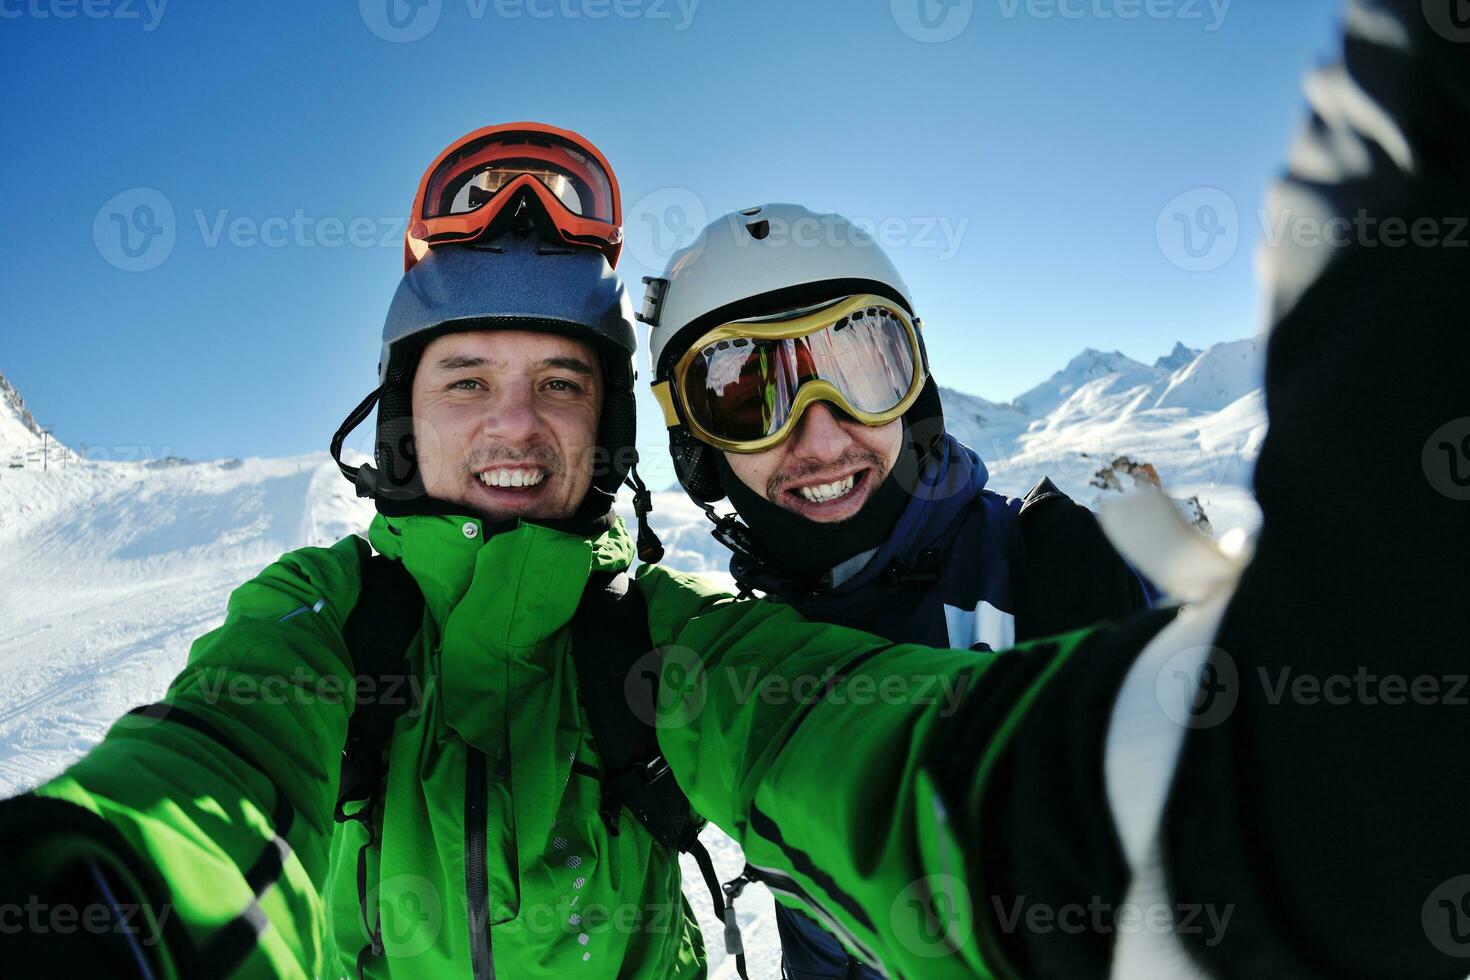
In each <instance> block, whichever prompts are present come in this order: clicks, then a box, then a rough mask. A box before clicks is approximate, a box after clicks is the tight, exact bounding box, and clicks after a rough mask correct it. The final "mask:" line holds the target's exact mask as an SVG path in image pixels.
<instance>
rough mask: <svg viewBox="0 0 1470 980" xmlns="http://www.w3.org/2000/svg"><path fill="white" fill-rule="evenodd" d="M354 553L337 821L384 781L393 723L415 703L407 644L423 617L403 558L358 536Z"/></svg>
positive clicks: (346, 630)
mask: <svg viewBox="0 0 1470 980" xmlns="http://www.w3.org/2000/svg"><path fill="white" fill-rule="evenodd" d="M358 553H359V557H361V559H362V591H361V593H359V595H358V599H357V605H356V606H354V607H353V609H352V612H351V613H350V614H349V615H348V617H347V622H346V624H345V625H344V627H343V630H342V633H343V639H345V640H346V642H347V652H348V653H349V654H350V655H351V657H352V673H353V675H354V676H353V681H354V692H353V695H354V696H353V710H352V717H351V718H350V719H349V720H348V722H347V742H346V745H345V746H344V748H343V752H342V778H341V781H340V783H339V784H338V790H337V811H336V814H335V816H336V819H337V821H338V822H341V821H344V820H351V819H355V818H356V815H355V814H354V815H353V816H348V815H347V814H345V813H344V807H346V806H347V805H349V804H351V803H354V802H358V801H367V800H370V799H371V798H372V797H373V796H375V795H376V790H377V786H378V784H379V783H380V782H382V778H383V775H384V773H383V753H384V751H385V750H386V749H387V747H388V741H389V739H391V738H392V737H393V726H394V724H395V723H396V722H397V721H398V717H399V716H400V715H402V714H403V713H404V712H405V711H407V710H408V709H409V708H411V707H413V698H414V691H415V688H414V686H413V685H412V684H410V683H409V681H410V680H411V678H410V676H409V666H408V648H409V644H411V643H412V642H413V639H414V637H415V636H417V635H418V633H419V629H420V628H421V627H422V625H423V618H424V596H423V593H422V592H420V591H419V585H418V582H416V581H414V578H413V576H412V575H410V574H409V572H408V570H407V569H406V568H404V567H403V563H402V562H399V561H394V560H393V559H391V558H385V557H384V556H382V555H374V554H372V549H371V548H370V547H369V545H368V543H367V542H366V541H363V540H362V539H361V538H359V539H358Z"/></svg>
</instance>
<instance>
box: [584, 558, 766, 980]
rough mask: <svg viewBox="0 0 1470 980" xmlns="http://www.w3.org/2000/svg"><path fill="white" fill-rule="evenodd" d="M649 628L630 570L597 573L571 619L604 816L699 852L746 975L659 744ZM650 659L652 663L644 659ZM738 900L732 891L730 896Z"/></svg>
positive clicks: (735, 931) (696, 826) (740, 969)
mask: <svg viewBox="0 0 1470 980" xmlns="http://www.w3.org/2000/svg"><path fill="white" fill-rule="evenodd" d="M653 652H654V646H653V636H652V634H650V633H649V630H648V604H647V603H646V602H645V601H644V599H643V593H641V592H640V591H638V587H637V586H636V585H634V584H633V581H632V579H631V578H630V577H629V576H628V574H627V573H626V572H622V573H619V574H617V575H608V574H606V573H594V574H593V575H592V576H591V578H590V579H589V580H588V582H587V590H586V591H585V592H584V593H583V594H582V604H581V605H580V606H578V607H577V613H576V615H575V616H573V617H572V662H573V664H574V665H575V666H576V669H577V690H578V692H579V693H580V695H581V698H582V710H583V711H584V712H585V713H586V715H587V728H588V730H589V731H590V732H591V734H592V739H593V741H595V742H596V743H597V754H598V758H599V759H600V761H601V764H602V771H601V774H600V779H601V782H602V806H601V812H602V819H603V822H604V823H605V824H607V828H608V831H609V832H610V833H613V834H616V833H617V832H618V820H619V814H620V812H621V810H622V808H623V807H627V808H628V810H629V811H631V812H632V814H633V816H635V817H637V818H638V822H639V823H641V824H642V825H643V826H644V828H645V829H647V830H648V832H649V833H650V834H652V835H653V838H654V840H656V841H658V842H659V843H660V844H663V845H664V846H665V847H670V848H675V849H677V850H680V851H683V852H685V853H688V854H691V855H693V856H694V859H695V861H696V863H698V865H699V870H700V873H701V874H702V875H703V876H704V880H705V884H706V886H707V887H708V888H709V892H710V901H711V902H712V903H713V905H714V911H715V915H716V916H717V917H718V918H719V919H720V920H721V921H722V922H724V924H725V948H726V950H727V951H728V952H729V953H730V954H731V955H732V956H734V957H735V968H736V972H737V973H738V974H739V975H740V976H741V977H742V978H744V977H745V976H746V972H745V951H744V949H743V948H742V946H741V942H740V929H739V926H738V924H737V923H736V922H735V907H734V902H733V900H732V901H731V903H730V904H729V905H728V906H727V905H726V903H725V894H724V891H723V890H722V889H721V886H720V882H719V879H718V878H717V877H716V875H715V868H714V862H713V861H712V860H711V859H710V856H709V851H707V850H706V849H705V847H704V845H703V844H701V843H700V842H699V831H700V829H701V827H702V824H701V822H700V821H699V820H697V819H696V818H695V816H694V811H693V810H692V809H691V808H690V806H689V798H688V797H687V796H685V795H684V791H683V790H682V789H680V788H679V784H678V783H677V782H675V781H674V777H673V774H672V773H671V772H670V771H669V763H668V761H667V760H666V759H665V758H664V756H663V752H662V751H660V749H659V747H658V734H657V730H656V729H655V728H654V712H655V710H656V709H657V705H658V680H659V660H658V659H657V658H655V657H650V656H649V654H650V653H653ZM645 658H647V663H640V661H643V660H644V659H645ZM732 899H733V896H732Z"/></svg>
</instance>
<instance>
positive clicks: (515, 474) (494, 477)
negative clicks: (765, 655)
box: [480, 470, 546, 487]
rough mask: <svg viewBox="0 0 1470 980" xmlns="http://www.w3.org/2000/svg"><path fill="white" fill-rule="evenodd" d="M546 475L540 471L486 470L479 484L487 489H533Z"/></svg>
mask: <svg viewBox="0 0 1470 980" xmlns="http://www.w3.org/2000/svg"><path fill="white" fill-rule="evenodd" d="M544 479H546V474H545V473H544V472H542V471H541V470H486V471H485V472H483V473H481V474H480V482H481V483H483V484H485V486H487V487H534V486H535V485H536V484H538V483H540V482H541V481H542V480H544Z"/></svg>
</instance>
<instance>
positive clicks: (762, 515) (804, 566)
mask: <svg viewBox="0 0 1470 980" xmlns="http://www.w3.org/2000/svg"><path fill="white" fill-rule="evenodd" d="M924 454H925V449H924V447H923V446H922V445H921V443H920V442H919V441H917V440H916V439H915V438H914V435H913V429H912V427H911V426H909V425H908V424H907V422H905V423H903V442H902V444H901V446H900V447H899V451H898V459H897V460H895V461H894V464H893V468H892V469H891V470H890V471H889V472H888V474H887V476H886V477H885V479H884V480H883V482H882V484H880V485H879V487H878V489H877V490H876V491H875V492H874V493H873V495H872V496H871V497H869V498H868V502H867V503H866V504H864V505H863V508H862V510H860V511H858V512H857V513H856V514H854V515H853V516H852V517H850V518H848V519H847V520H845V521H838V522H836V523H832V524H823V523H819V522H817V521H812V520H808V519H807V518H805V517H802V516H801V515H800V514H797V513H794V512H792V511H789V510H787V509H785V508H784V507H781V506H779V505H777V504H774V503H772V502H771V501H769V500H767V499H766V498H765V497H764V496H762V495H761V494H760V493H758V492H756V491H755V490H753V489H751V488H750V487H748V486H746V485H745V483H744V481H742V480H741V479H740V477H738V476H736V475H735V472H734V471H733V470H731V469H730V464H729V463H728V462H727V461H726V459H725V454H724V453H722V452H714V453H712V456H713V461H714V464H715V469H716V470H717V471H718V472H719V476H720V485H721V487H722V488H723V489H724V491H725V494H726V495H727V496H728V497H729V498H730V503H732V504H733V505H734V506H735V510H736V511H737V512H738V513H739V514H740V517H741V519H742V520H743V521H744V522H745V524H746V526H747V527H749V528H750V533H751V535H752V536H753V537H754V539H755V541H756V543H757V544H759V545H760V547H761V550H762V551H763V552H764V553H763V554H759V555H754V556H752V557H754V558H756V559H758V560H759V561H761V562H762V563H763V564H768V565H770V566H772V568H771V570H772V571H776V572H778V573H785V574H786V575H790V576H792V577H794V578H796V579H798V580H801V581H804V582H813V583H815V582H817V581H819V580H820V579H821V578H822V576H823V575H824V574H826V573H827V572H828V571H830V570H831V569H833V568H835V567H836V566H838V565H840V564H842V563H843V562H844V561H847V560H848V559H849V558H853V557H855V556H857V555H860V554H862V553H863V552H865V551H869V550H871V549H873V548H876V547H878V546H879V545H880V544H882V543H883V542H884V541H885V540H887V539H888V536H889V535H890V534H891V533H892V531H893V527H894V525H895V524H897V523H898V518H899V516H900V515H901V514H903V511H904V508H905V507H907V506H908V503H909V501H910V500H911V499H912V491H913V487H914V486H915V485H916V483H917V480H918V472H919V461H920V460H921V459H922V458H923V456H924Z"/></svg>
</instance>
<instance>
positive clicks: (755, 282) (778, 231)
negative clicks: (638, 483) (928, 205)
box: [638, 204, 943, 503]
mask: <svg viewBox="0 0 1470 980" xmlns="http://www.w3.org/2000/svg"><path fill="white" fill-rule="evenodd" d="M643 282H644V284H645V286H646V287H647V290H646V292H645V293H644V297H643V309H642V312H640V313H639V314H638V319H639V320H641V321H643V322H644V323H646V324H648V326H649V332H648V346H649V359H650V361H651V366H652V369H653V372H652V374H653V376H652V379H651V384H652V385H653V386H654V394H655V396H658V397H659V402H660V405H661V407H662V408H663V412H664V419H665V422H666V424H667V425H668V427H669V452H670V454H671V455H672V456H673V459H674V469H675V472H676V473H677V474H678V477H679V483H680V484H681V485H682V486H683V487H684V489H685V491H686V492H687V493H688V494H689V495H690V496H691V497H693V498H694V499H695V500H696V501H699V502H702V503H712V502H714V501H716V500H719V499H720V498H722V497H724V496H725V492H724V489H723V487H721V485H720V480H719V476H718V474H717V473H716V471H715V467H714V465H713V462H712V457H711V455H710V454H711V453H714V452H718V450H716V449H714V448H713V447H711V446H708V445H706V444H705V443H702V442H700V441H699V440H698V439H696V438H695V437H694V435H693V434H692V433H691V432H690V430H689V429H688V427H686V426H685V425H684V424H683V422H682V421H681V420H680V419H679V417H678V410H677V407H676V406H675V405H674V404H673V401H672V399H671V398H670V397H669V391H668V386H667V385H665V384H663V382H667V381H669V380H670V373H671V371H672V370H673V366H674V364H675V363H676V362H677V361H678V360H679V358H680V357H681V356H682V355H683V354H684V352H685V351H686V350H687V348H688V347H689V346H690V345H691V344H693V343H694V342H695V341H697V340H698V339H699V338H700V337H702V336H703V335H704V334H705V333H707V332H708V331H709V330H710V329H711V328H713V327H716V326H719V325H720V324H723V323H728V322H730V321H732V320H740V319H745V318H748V317H754V316H765V315H769V314H773V313H778V312H781V311H784V310H794V309H800V308H803V307H808V306H814V305H817V304H820V303H824V302H828V301H831V300H834V299H840V298H842V297H845V296H852V295H860V294H865V293H871V294H875V295H878V296H883V297H885V298H887V299H890V300H892V301H894V302H895V303H898V304H900V305H901V306H902V307H903V308H904V310H906V311H907V312H908V313H909V315H910V316H913V317H914V322H915V325H918V323H919V320H918V317H917V316H915V314H914V304H913V300H912V299H911V298H910V296H909V291H908V287H907V286H906V285H904V282H903V278H902V277H901V276H900V275H899V274H898V270H897V269H896V268H894V265H893V262H892V261H890V260H889V258H888V256H887V255H885V254H884V253H883V249H882V248H880V247H879V245H878V243H877V242H876V241H875V240H874V239H873V236H872V234H870V233H869V232H867V231H865V230H864V229H863V228H861V227H860V226H859V225H857V224H855V223H854V222H852V221H849V220H848V219H847V218H844V217H842V216H841V215H838V214H832V213H818V212H815V211H811V210H808V209H807V208H804V207H802V206H801V205H799V204H765V205H762V206H760V207H754V208H746V209H744V210H742V211H736V212H732V213H731V214H728V215H725V216H724V217H722V218H718V219H716V220H715V221H714V222H713V223H711V224H710V225H709V226H708V227H706V228H705V229H704V230H703V231H702V232H700V234H699V237H698V238H696V239H695V240H694V242H692V243H691V244H690V245H689V246H688V247H686V248H683V249H681V250H680V251H678V252H676V253H675V254H674V255H673V257H672V258H671V259H670V260H669V265H668V268H667V269H665V270H664V274H663V275H662V276H659V277H645V278H644V280H643ZM919 348H920V354H921V355H922V356H923V357H924V361H925V363H924V371H925V374H926V375H927V374H928V355H927V354H926V353H924V350H923V339H922V336H921V337H920V339H919ZM905 418H906V421H909V422H910V423H912V422H913V421H914V420H915V419H938V418H940V407H939V392H938V389H937V388H936V387H935V384H934V381H933V378H932V377H931V378H928V380H927V381H926V383H925V385H924V391H923V394H922V395H921V396H920V398H919V400H918V401H917V402H916V403H915V404H914V406H913V408H912V409H910V411H909V413H908V415H907V416H906V417H905ZM942 428H943V426H942V424H939V425H935V426H933V431H934V433H935V434H936V435H937V434H938V433H939V432H941V431H942Z"/></svg>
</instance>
